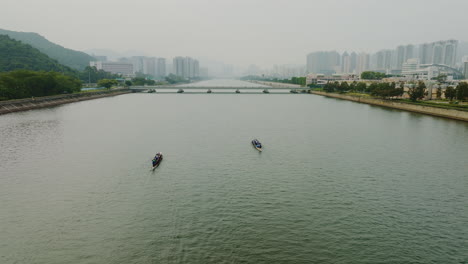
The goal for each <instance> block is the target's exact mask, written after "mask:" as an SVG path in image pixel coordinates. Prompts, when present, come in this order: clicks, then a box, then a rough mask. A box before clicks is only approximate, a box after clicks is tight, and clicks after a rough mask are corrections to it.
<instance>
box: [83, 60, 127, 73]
mask: <svg viewBox="0 0 468 264" xmlns="http://www.w3.org/2000/svg"><path fill="white" fill-rule="evenodd" d="M89 66H91V67H96V69H97V70H103V71H106V72H110V73H113V74H122V75H124V76H131V75H133V64H131V63H123V62H110V61H90V62H89Z"/></svg>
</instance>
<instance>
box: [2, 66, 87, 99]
mask: <svg viewBox="0 0 468 264" xmlns="http://www.w3.org/2000/svg"><path fill="white" fill-rule="evenodd" d="M80 90H81V81H80V80H79V79H77V78H75V77H72V76H69V75H65V74H62V73H59V72H44V71H40V72H37V71H29V70H17V71H11V72H4V73H0V100H10V99H21V98H28V97H36V96H37V97H39V96H48V95H55V94H63V93H74V92H79V91H80Z"/></svg>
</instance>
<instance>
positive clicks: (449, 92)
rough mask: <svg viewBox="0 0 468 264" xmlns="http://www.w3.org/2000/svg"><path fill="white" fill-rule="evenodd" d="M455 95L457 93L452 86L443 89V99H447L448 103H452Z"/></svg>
mask: <svg viewBox="0 0 468 264" xmlns="http://www.w3.org/2000/svg"><path fill="white" fill-rule="evenodd" d="M456 95H457V92H456V91H455V89H454V88H453V87H452V86H448V87H447V88H446V89H445V98H447V99H449V100H450V101H452V100H453V98H455V96H456Z"/></svg>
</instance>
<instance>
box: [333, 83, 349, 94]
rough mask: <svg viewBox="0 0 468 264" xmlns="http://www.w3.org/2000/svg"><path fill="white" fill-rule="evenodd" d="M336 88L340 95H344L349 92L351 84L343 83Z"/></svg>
mask: <svg viewBox="0 0 468 264" xmlns="http://www.w3.org/2000/svg"><path fill="white" fill-rule="evenodd" d="M336 88H337V90H338V91H339V92H340V93H344V92H347V91H349V84H348V83H347V82H341V84H340V85H338V86H337V87H336Z"/></svg>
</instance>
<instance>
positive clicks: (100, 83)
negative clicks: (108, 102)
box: [97, 79, 119, 89]
mask: <svg viewBox="0 0 468 264" xmlns="http://www.w3.org/2000/svg"><path fill="white" fill-rule="evenodd" d="M117 84H119V82H117V81H116V80H110V79H102V80H99V81H98V82H97V85H98V86H100V87H105V88H107V89H110V88H111V87H112V86H113V85H117Z"/></svg>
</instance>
